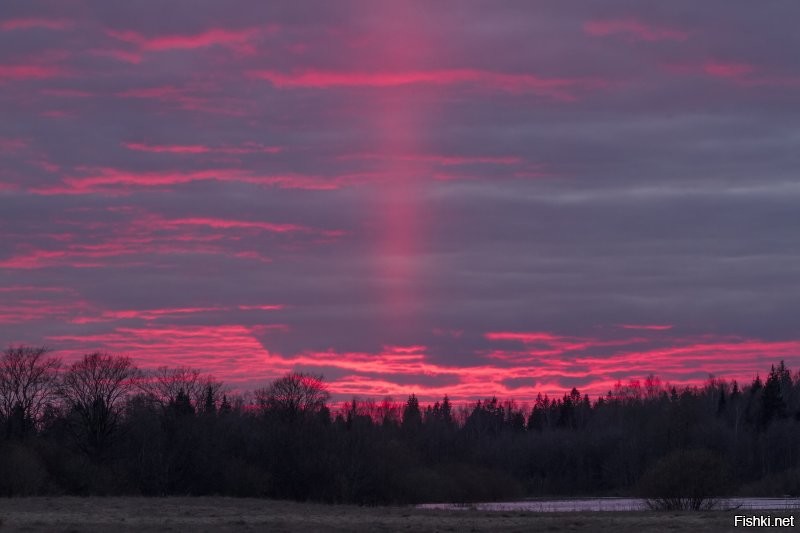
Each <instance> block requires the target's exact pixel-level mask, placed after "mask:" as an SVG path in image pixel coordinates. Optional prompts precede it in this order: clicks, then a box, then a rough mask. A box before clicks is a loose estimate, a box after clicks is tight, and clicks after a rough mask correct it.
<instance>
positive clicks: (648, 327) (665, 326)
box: [617, 324, 673, 331]
mask: <svg viewBox="0 0 800 533" xmlns="http://www.w3.org/2000/svg"><path fill="white" fill-rule="evenodd" d="M617 327H619V328H622V329H642V330H647V331H667V330H670V329H672V327H673V326H672V325H671V324H619V325H617Z"/></svg>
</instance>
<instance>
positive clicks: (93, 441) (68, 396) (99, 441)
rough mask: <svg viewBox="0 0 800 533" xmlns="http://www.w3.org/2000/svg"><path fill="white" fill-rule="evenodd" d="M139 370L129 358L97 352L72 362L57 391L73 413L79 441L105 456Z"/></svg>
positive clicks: (96, 453) (92, 454) (99, 455)
mask: <svg viewBox="0 0 800 533" xmlns="http://www.w3.org/2000/svg"><path fill="white" fill-rule="evenodd" d="M137 376H138V371H137V369H136V367H135V366H134V365H133V363H132V362H131V360H130V359H129V358H127V357H123V356H117V355H110V354H103V353H100V352H95V353H92V354H89V355H85V356H84V357H83V358H82V359H81V360H80V361H77V362H75V363H73V364H72V365H70V367H69V368H68V369H67V371H66V373H65V374H64V376H63V377H62V379H61V383H60V386H59V389H58V393H59V395H60V396H61V398H62V400H63V401H64V404H65V406H66V407H67V409H68V410H69V412H70V413H71V415H72V426H73V428H74V429H76V430H77V433H76V434H77V436H78V437H79V441H78V442H79V444H80V445H81V447H82V448H83V449H84V451H86V452H87V453H88V454H89V455H90V456H92V457H94V458H100V457H102V455H103V453H104V452H105V450H106V449H107V447H108V446H109V444H110V442H111V439H112V437H113V435H114V432H115V431H116V429H117V426H118V424H119V419H120V414H121V412H122V401H123V400H124V398H125V397H126V396H127V395H128V394H129V393H130V392H131V391H132V390H133V388H134V386H135V378H136V377H137Z"/></svg>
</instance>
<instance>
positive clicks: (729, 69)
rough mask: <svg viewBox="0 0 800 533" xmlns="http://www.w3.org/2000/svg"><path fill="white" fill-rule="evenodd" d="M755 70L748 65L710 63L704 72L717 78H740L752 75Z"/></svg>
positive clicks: (705, 66)
mask: <svg viewBox="0 0 800 533" xmlns="http://www.w3.org/2000/svg"><path fill="white" fill-rule="evenodd" d="M754 70H755V68H754V67H753V65H748V64H746V63H720V62H708V63H706V64H705V65H703V72H705V73H706V74H708V75H709V76H713V77H715V78H739V77H742V76H746V75H748V74H751V73H752V72H753V71H754Z"/></svg>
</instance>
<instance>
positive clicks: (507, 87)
mask: <svg viewBox="0 0 800 533" xmlns="http://www.w3.org/2000/svg"><path fill="white" fill-rule="evenodd" d="M250 75H251V76H252V77H255V78H259V79H263V80H266V81H269V82H270V83H272V84H273V85H274V86H276V87H278V88H314V89H329V88H335V87H370V88H386V87H399V86H403V85H417V84H423V85H454V84H473V85H478V86H483V87H487V88H489V89H491V90H500V91H507V92H513V93H528V92H529V93H534V94H539V95H542V96H548V97H551V98H553V99H555V100H564V101H572V100H575V99H576V95H575V92H576V91H579V90H588V89H599V88H605V87H607V86H608V83H607V82H606V81H604V80H599V79H589V78H542V77H538V76H535V75H532V74H503V73H497V72H489V71H482V70H470V69H460V70H435V71H404V72H337V71H322V70H306V71H301V72H294V73H289V74H287V73H281V72H277V71H273V70H261V71H252V72H250Z"/></svg>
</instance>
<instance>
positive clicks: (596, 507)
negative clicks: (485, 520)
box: [417, 498, 800, 513]
mask: <svg viewBox="0 0 800 533" xmlns="http://www.w3.org/2000/svg"><path fill="white" fill-rule="evenodd" d="M417 507H418V508H420V509H445V510H468V509H475V510H478V511H528V512H536V513H559V512H578V511H641V510H646V509H647V506H646V505H645V503H644V500H641V499H638V498H583V499H569V500H525V501H519V502H487V503H474V504H458V503H427V504H423V505H418V506H417ZM719 508H720V509H738V510H756V509H759V510H763V509H772V510H786V511H788V510H791V511H797V510H800V498H727V499H725V500H722V501H721V502H720V505H719Z"/></svg>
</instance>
